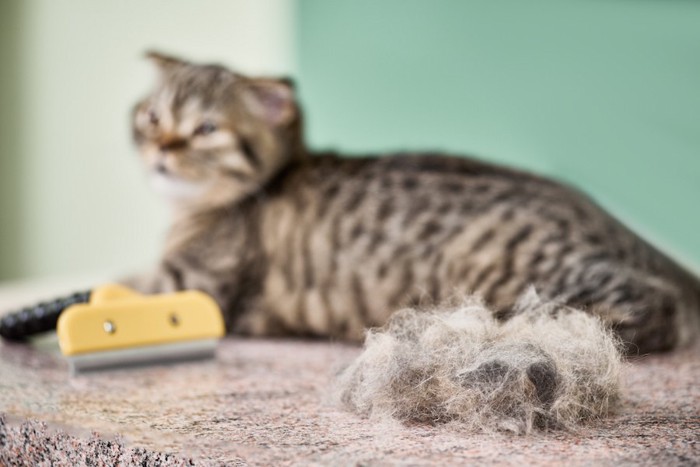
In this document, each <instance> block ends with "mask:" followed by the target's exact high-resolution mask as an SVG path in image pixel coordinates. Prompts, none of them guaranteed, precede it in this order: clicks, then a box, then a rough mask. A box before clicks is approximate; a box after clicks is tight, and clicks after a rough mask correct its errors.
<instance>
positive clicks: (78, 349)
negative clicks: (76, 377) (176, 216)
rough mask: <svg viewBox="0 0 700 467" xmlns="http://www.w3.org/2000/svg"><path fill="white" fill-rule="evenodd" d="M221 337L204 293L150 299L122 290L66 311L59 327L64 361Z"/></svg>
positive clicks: (218, 321) (118, 288)
mask: <svg viewBox="0 0 700 467" xmlns="http://www.w3.org/2000/svg"><path fill="white" fill-rule="evenodd" d="M95 292H98V291H97V290H96V291H95ZM93 293H94V292H93ZM224 331H225V329H224V321H223V318H222V316H221V311H220V310H219V307H218V306H217V304H216V302H215V301H214V300H213V299H212V298H211V297H209V296H208V295H206V294H204V293H202V292H197V291H187V292H178V293H173V294H164V295H151V296H148V295H139V294H137V293H136V292H133V291H131V290H130V289H127V288H125V287H122V286H107V287H105V288H104V290H103V291H102V292H100V293H98V294H97V295H96V296H95V297H94V299H93V297H91V300H90V303H89V304H80V305H73V306H71V307H69V308H67V309H66V310H65V311H64V312H63V313H61V316H60V317H59V319H58V326H57V333H58V342H59V345H60V347H61V351H62V352H63V354H64V355H76V354H82V353H90V352H99V351H106V350H117V349H122V348H128V347H137V346H143V345H156V344H168V343H175V342H181V341H188V340H193V339H211V338H219V337H222V336H223V335H224Z"/></svg>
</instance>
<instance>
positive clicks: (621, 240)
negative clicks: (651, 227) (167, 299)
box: [124, 52, 700, 353]
mask: <svg viewBox="0 0 700 467" xmlns="http://www.w3.org/2000/svg"><path fill="white" fill-rule="evenodd" d="M148 57H149V58H150V60H151V61H152V62H153V63H154V64H155V65H156V69H157V71H158V82H157V84H156V86H155V88H154V89H153V91H152V92H151V93H150V94H148V95H147V96H146V97H145V98H144V99H142V100H141V101H139V102H138V103H137V104H136V106H135V107H134V109H133V113H132V118H133V120H132V121H133V139H134V141H135V143H136V146H137V148H138V150H139V152H140V154H141V157H142V159H143V162H144V165H145V168H146V171H147V173H148V176H149V178H150V180H151V183H152V184H153V186H154V188H155V189H156V190H157V191H159V192H161V193H162V194H163V195H164V196H165V197H166V198H168V199H169V201H170V202H171V204H172V206H173V223H172V227H171V229H170V232H169V234H168V237H167V241H166V245H165V249H164V253H163V256H162V260H161V261H160V263H159V265H158V266H157V267H156V268H155V270H154V271H152V272H151V273H149V274H146V275H143V276H138V277H133V278H129V279H127V280H125V281H124V282H125V283H126V284H127V285H129V286H132V287H134V288H136V289H138V290H140V291H142V292H145V293H157V292H167V291H173V290H181V289H189V288H193V289H200V290H202V291H205V292H207V293H209V294H210V295H211V296H212V297H214V298H215V300H216V301H217V302H218V303H219V305H220V306H221V308H222V310H223V312H224V315H225V322H226V326H227V329H228V330H229V331H230V332H232V333H238V334H244V335H250V336H282V335H296V336H317V337H323V336H325V337H334V338H337V339H342V340H350V341H359V340H361V339H362V338H363V336H364V333H365V330H366V329H367V328H374V327H381V326H383V325H385V324H386V323H387V321H388V320H389V318H390V316H391V314H392V313H393V312H394V311H395V310H398V309H401V308H404V307H410V306H415V305H421V306H427V305H430V304H432V305H437V304H439V303H441V302H444V301H445V300H448V299H450V298H453V297H455V296H459V295H460V294H462V295H463V294H467V293H475V294H478V295H480V296H481V297H483V302H484V304H485V305H486V306H488V307H489V309H491V310H493V313H494V318H495V319H496V320H497V321H501V322H505V321H507V320H508V319H510V318H511V317H512V316H513V315H514V314H516V313H517V310H518V307H517V306H516V302H517V300H518V297H519V296H521V295H522V294H523V293H524V292H525V291H526V290H527V289H528V288H529V287H531V286H533V287H534V288H535V290H536V291H537V294H539V297H541V298H542V299H544V300H556V301H557V302H558V303H561V304H565V305H567V306H572V307H577V308H582V309H585V310H587V311H588V312H589V313H591V314H593V315H595V316H598V317H599V318H600V319H602V320H603V321H604V322H605V323H607V325H608V326H609V327H610V328H611V329H612V330H613V331H614V333H615V334H616V335H617V336H619V338H620V339H621V340H622V341H623V343H624V346H625V350H626V351H627V352H628V353H646V352H654V351H664V350H670V349H673V348H675V347H678V346H681V345H685V344H687V343H688V342H689V341H690V340H691V339H692V338H693V337H694V336H695V333H696V330H697V328H698V316H699V315H700V313H699V311H700V281H699V280H698V279H697V278H696V277H695V276H693V275H692V274H691V273H690V272H688V271H686V270H684V269H683V268H682V267H680V266H679V265H678V264H676V263H675V262H673V261H672V260H671V259H669V258H668V257H667V256H665V255H664V254H662V253H661V252H659V251H658V250H656V249H655V248H654V247H652V246H651V245H649V244H648V243H647V242H645V241H644V240H642V239H641V238H640V237H638V236H636V235H635V234H634V233H632V232H631V231H630V230H629V229H628V228H626V227H625V226H624V225H623V224H621V223H620V222H619V221H617V220H616V219H614V218H613V217H612V216H611V215H609V214H607V213H606V212H605V211H604V210H603V209H601V208H600V207H599V206H598V205H596V204H595V203H594V202H593V201H592V200H591V199H589V198H588V197H586V196H585V195H583V194H582V193H580V192H578V191H577V190H575V189H573V188H571V187H567V186H565V185H563V184H561V183H558V182H556V181H553V180H549V179H547V178H543V177H540V176H537V175H534V174H530V173H527V172H525V171H521V170H515V169H511V168H506V167H501V166H498V165H495V164H491V163H487V162H483V161H479V160H477V159H473V158H467V157H456V156H452V155H446V154H440V153H402V154H391V155H383V156H381V157H378V156H366V157H342V156H341V155H338V154H335V153H332V152H319V153H313V152H311V151H310V150H308V149H307V147H306V145H305V143H304V135H303V114H302V112H301V109H300V106H299V104H298V102H297V100H296V95H295V88H294V85H293V83H292V82H291V81H290V80H289V79H284V78H280V79H274V78H251V77H248V76H244V75H242V74H240V73H237V72H233V71H230V70H229V69H227V68H225V67H223V66H220V65H209V64H204V65H202V64H195V63H191V62H189V61H186V60H183V59H180V58H176V57H173V56H168V55H166V54H162V53H157V52H151V53H149V54H148Z"/></svg>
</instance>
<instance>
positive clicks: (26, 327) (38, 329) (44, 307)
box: [0, 290, 91, 341]
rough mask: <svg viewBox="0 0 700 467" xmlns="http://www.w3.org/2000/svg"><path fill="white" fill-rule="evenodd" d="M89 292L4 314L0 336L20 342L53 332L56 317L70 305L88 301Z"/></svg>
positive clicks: (0, 322) (56, 320)
mask: <svg viewBox="0 0 700 467" xmlns="http://www.w3.org/2000/svg"><path fill="white" fill-rule="evenodd" d="M90 293H91V291H89V290H88V291H86V292H76V293H74V294H72V295H69V296H67V297H62V298H57V299H55V300H51V301H49V302H41V303H39V304H37V305H34V306H32V307H26V308H22V309H21V310H19V311H15V312H12V313H9V314H6V315H4V316H2V317H1V319H0V336H2V337H3V338H4V339H6V340H12V341H20V340H24V339H26V338H27V337H30V336H33V335H35V334H40V333H42V332H48V331H54V330H55V329H56V323H57V322H58V316H59V315H60V314H61V313H62V312H63V310H65V309H66V308H68V307H69V306H71V305H75V304H76V303H87V302H88V301H90Z"/></svg>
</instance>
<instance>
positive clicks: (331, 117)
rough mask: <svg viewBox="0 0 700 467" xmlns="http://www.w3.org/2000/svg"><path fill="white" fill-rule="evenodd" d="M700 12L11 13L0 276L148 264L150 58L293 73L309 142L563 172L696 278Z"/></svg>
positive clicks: (522, 7)
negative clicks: (137, 145) (140, 119)
mask: <svg viewBox="0 0 700 467" xmlns="http://www.w3.org/2000/svg"><path fill="white" fill-rule="evenodd" d="M699 24H700V2H692V1H684V0H663V1H661V0H658V1H653V0H636V1H635V0H605V1H603V0H569V1H562V0H529V1H527V2H523V1H522V0H483V1H475V0H474V1H473V0H432V1H424V0H381V1H377V0H372V1H371V0H333V1H329V0H296V1H294V0H264V1H261V0H198V1H190V0H150V1H148V2H142V1H137V0H103V1H100V2H95V1H92V0H2V1H0V280H2V281H10V280H19V279H26V278H42V277H43V278H46V277H68V276H83V277H87V276H93V277H98V276H99V277H110V276H114V275H122V274H124V273H127V272H131V271H134V270H139V269H143V268H146V267H148V266H149V265H150V264H151V263H153V262H154V261H155V260H156V259H157V257H158V254H159V251H160V244H161V243H162V237H163V234H164V232H165V229H166V227H167V220H168V212H167V209H166V206H165V205H164V204H162V203H161V202H160V201H159V200H158V199H157V198H156V197H155V195H154V194H152V193H151V192H150V191H149V189H148V188H147V185H146V183H145V180H144V179H143V176H142V172H141V168H140V166H139V162H138V159H137V157H136V153H135V150H134V148H133V147H132V145H131V142H130V135H129V120H128V113H129V110H130V107H131V106H132V105H133V103H134V102H135V101H136V99H138V98H139V97H141V96H142V95H143V94H144V93H145V92H146V91H147V90H148V89H149V87H150V85H151V81H152V78H153V73H152V70H151V69H150V67H149V65H148V63H146V62H145V61H144V60H142V58H141V57H142V53H143V51H144V50H145V49H147V48H156V49H161V50H163V51H166V52H171V53H176V54H181V55H182V56H184V57H188V58H192V59H196V60H205V61H218V62H222V63H224V64H226V65H229V66H231V67H233V68H236V69H238V70H240V71H242V72H245V73H249V74H270V75H275V74H285V75H291V76H293V77H295V78H296V81H297V83H298V87H299V89H300V93H301V100H302V102H303V105H304V108H305V111H306V115H307V134H308V140H309V143H310V144H311V145H312V146H313V147H315V148H329V147H334V148H337V149H340V150H344V151H348V152H351V153H355V154H362V153H367V152H377V151H389V150H404V149H406V150H418V149H431V150H432V149H438V150H446V151H450V152H455V153H459V154H469V155H473V156H478V157H480V158H483V159H488V160H493V161H499V162H503V163H507V164H510V165H514V166H518V167H522V168H526V169H530V170H533V171H536V172H539V173H543V174H546V175H550V176H554V177H557V178H559V179H563V180H565V181H567V182H569V183H571V184H574V185H575V186H577V187H579V188H581V189H583V190H584V191H586V192H587V193H589V194H591V195H592V196H593V197H594V198H595V199H597V200H598V201H599V202H600V203H601V204H602V205H604V206H605V207H606V208H608V209H609V210H610V211H612V212H613V213H615V214H616V215H617V216H618V217H620V218H622V219H623V220H624V221H625V222H626V223H627V224H629V225H630V226H632V227H633V228H634V229H636V230H637V231H638V232H640V233H641V234H642V235H643V236H644V237H646V238H648V239H649V240H651V241H652V242H654V243H656V244H657V245H658V246H659V247H660V248H661V249H663V250H665V251H666V252H668V253H669V254H671V255H672V256H674V257H675V258H676V259H678V260H679V261H680V262H682V263H684V264H686V265H687V266H689V267H691V268H694V269H695V270H698V269H700V268H698V266H699V265H700V236H699V235H698V232H700V215H698V212H699V208H698V205H699V204H700V128H699V125H700V85H699V83H700V54H699V51H700V27H698V25H699Z"/></svg>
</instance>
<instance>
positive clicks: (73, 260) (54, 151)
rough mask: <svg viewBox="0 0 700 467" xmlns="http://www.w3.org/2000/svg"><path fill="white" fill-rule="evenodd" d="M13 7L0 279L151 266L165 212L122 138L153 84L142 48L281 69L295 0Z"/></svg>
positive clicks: (2, 154)
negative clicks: (9, 186)
mask: <svg viewBox="0 0 700 467" xmlns="http://www.w3.org/2000/svg"><path fill="white" fill-rule="evenodd" d="M5 1H7V0H5ZM11 3H13V4H14V6H13V7H12V8H4V9H3V12H4V13H7V14H10V15H12V18H8V17H5V18H3V20H2V22H3V23H4V24H5V25H7V24H10V23H11V25H12V26H13V28H12V29H13V31H14V35H15V36H16V37H13V38H10V40H11V41H12V43H11V45H10V46H9V47H10V48H14V50H10V51H9V52H8V50H7V49H8V46H7V44H5V46H4V49H5V54H6V55H7V54H9V55H12V53H16V52H19V53H16V54H15V55H16V56H17V57H18V58H16V59H15V61H16V63H14V64H12V66H15V67H16V71H15V72H14V77H15V81H16V83H14V88H13V89H15V90H16V92H18V93H19V95H18V96H15V97H16V98H15V99H14V101H13V102H10V101H9V100H8V101H7V103H8V105H3V106H0V113H1V114H2V118H1V119H0V122H13V121H14V123H13V125H12V126H13V127H14V128H16V129H17V130H16V131H17V132H18V134H15V135H14V138H10V140H13V141H10V143H11V144H10V143H6V144H5V145H3V143H1V142H0V158H3V161H4V164H3V165H0V168H2V167H4V170H2V172H0V183H3V181H7V180H12V179H14V180H16V183H15V185H14V186H16V187H17V189H16V190H15V191H16V192H14V193H12V194H10V197H11V199H10V198H8V195H7V193H5V196H4V197H3V202H2V203H1V204H0V208H1V209H2V222H3V225H4V228H5V230H6V231H9V230H12V232H13V233H12V234H7V232H5V233H6V235H3V236H2V238H0V242H4V243H3V247H4V250H5V255H6V256H8V255H9V256H13V257H14V260H13V261H9V260H7V261H4V262H2V264H0V272H1V274H0V277H5V278H13V277H27V276H54V275H84V274H86V273H91V272H96V273H100V274H104V273H110V274H111V273H115V274H117V273H122V272H125V271H126V272H128V271H130V270H133V269H139V268H142V267H145V266H147V265H148V264H149V263H150V262H151V261H154V260H155V259H156V258H157V256H158V251H159V249H160V244H161V239H162V235H163V232H164V230H165V227H166V225H167V211H166V207H165V206H164V205H162V204H161V203H160V201H159V200H158V199H157V198H155V196H154V195H152V194H151V193H150V191H149V190H148V188H147V186H146V183H145V181H144V180H143V177H142V172H141V168H140V165H139V163H138V159H137V156H136V153H135V150H134V148H133V147H132V145H131V142H130V135H129V122H128V113H129V110H130V107H131V106H132V105H133V103H134V102H135V101H136V99H137V98H139V97H140V96H141V95H142V94H143V93H144V92H145V91H146V90H147V89H148V88H149V86H150V84H151V79H152V76H153V73H152V70H151V68H150V66H149V64H148V63H147V62H146V61H144V60H142V58H141V57H142V53H143V51H144V50H145V49H147V48H156V49H162V50H163V51H167V52H171V53H176V54H181V55H183V56H185V57H191V58H193V59H197V60H213V61H219V62H223V63H225V64H228V65H230V66H232V67H235V68H237V69H239V70H241V71H243V72H247V73H270V74H276V73H290V72H292V71H293V68H294V63H293V62H292V57H293V53H292V52H293V51H292V48H293V43H292V42H293V40H292V39H293V25H292V20H293V16H294V15H293V11H292V10H293V1H292V0H265V1H260V0H197V1H194V0H148V1H137V0H100V1H95V0H11ZM6 34H9V33H6ZM17 48H18V49H19V50H17ZM7 63H8V62H7V61H6V62H5V64H6V65H7ZM11 81H12V80H11V79H9V78H7V77H5V80H4V81H2V82H0V84H2V85H12V83H11ZM8 83H9V84H8ZM6 94H7V93H6ZM8 128H10V125H9V124H8V125H6V126H5V129H6V132H7V131H8ZM8 141H9V140H8ZM8 145H9V146H8ZM8 183H9V182H8ZM0 251H1V250H0ZM1 259H2V258H0V260H1Z"/></svg>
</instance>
